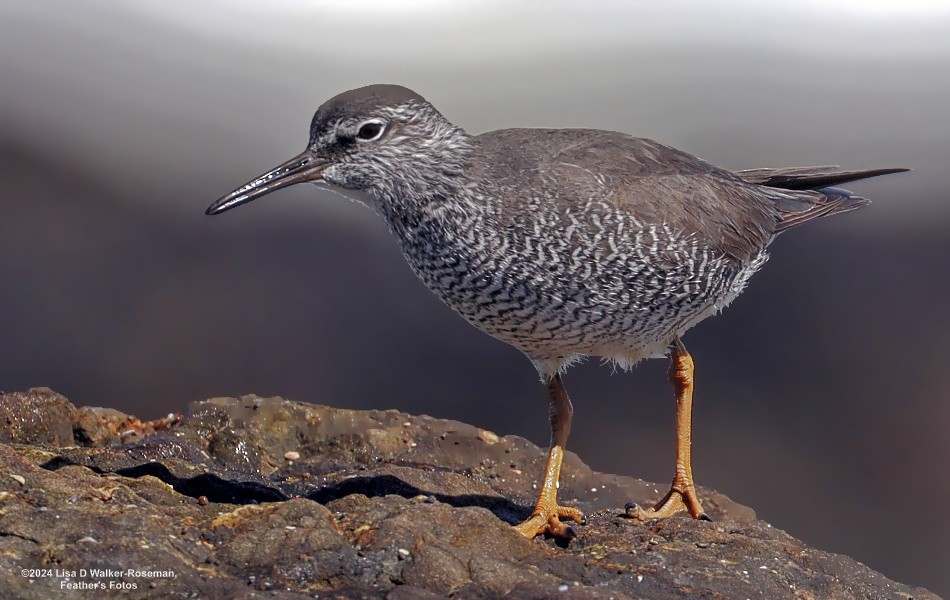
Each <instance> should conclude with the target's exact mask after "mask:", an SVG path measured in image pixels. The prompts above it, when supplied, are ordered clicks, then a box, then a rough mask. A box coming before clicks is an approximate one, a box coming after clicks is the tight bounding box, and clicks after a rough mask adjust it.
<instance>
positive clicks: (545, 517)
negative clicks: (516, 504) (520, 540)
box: [514, 500, 586, 540]
mask: <svg viewBox="0 0 950 600" xmlns="http://www.w3.org/2000/svg"><path fill="white" fill-rule="evenodd" d="M561 519H571V520H572V521H574V522H575V523H578V524H581V525H583V524H584V523H586V520H585V519H584V513H582V512H581V511H579V510H577V509H576V508H572V507H570V506H558V504H557V502H556V501H554V500H552V501H550V502H538V505H537V506H536V507H534V513H533V514H532V515H531V516H530V517H528V518H527V519H526V520H524V521H522V522H521V523H519V524H518V525H515V526H514V527H515V529H516V530H517V531H518V533H520V534H521V535H523V536H525V537H526V538H528V539H532V538H534V537H535V536H538V535H541V534H544V533H550V534H551V535H552V536H554V537H556V538H561V539H565V540H570V539H573V538H575V537H577V532H576V531H575V530H574V528H573V527H572V526H570V525H568V524H566V523H562V522H561Z"/></svg>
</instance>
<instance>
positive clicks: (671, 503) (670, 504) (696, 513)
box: [625, 486, 712, 521]
mask: <svg viewBox="0 0 950 600" xmlns="http://www.w3.org/2000/svg"><path fill="white" fill-rule="evenodd" d="M625 508H626V511H627V516H628V517H631V518H634V519H639V520H641V521H651V520H653V519H666V518H667V517H672V516H673V515H675V514H677V513H680V512H683V511H688V512H689V514H690V515H691V516H692V517H693V518H694V519H699V520H701V521H712V519H710V518H709V516H708V515H707V514H706V513H705V512H704V511H703V506H702V504H700V503H699V497H698V496H697V495H696V489H695V488H694V487H693V486H684V487H682V488H681V489H678V486H674V487H672V488H670V491H669V492H667V494H666V496H664V497H663V499H662V500H660V501H659V502H657V504H656V506H654V507H653V508H642V507H640V506H637V505H636V504H634V503H632V502H631V503H629V504H627V506H626V507H625Z"/></svg>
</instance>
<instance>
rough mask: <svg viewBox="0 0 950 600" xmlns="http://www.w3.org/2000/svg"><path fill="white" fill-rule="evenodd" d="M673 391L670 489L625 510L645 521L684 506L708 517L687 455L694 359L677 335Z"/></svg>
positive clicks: (671, 374) (696, 516) (672, 367)
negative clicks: (653, 502)
mask: <svg viewBox="0 0 950 600" xmlns="http://www.w3.org/2000/svg"><path fill="white" fill-rule="evenodd" d="M668 375H669V378H670V383H671V384H673V391H674V392H675V393H676V474H675V475H674V476H673V485H672V486H670V491H669V492H667V494H666V496H664V497H663V499H662V500H660V501H659V502H658V503H657V504H656V506H654V507H653V508H652V509H644V508H641V507H639V506H636V505H628V506H627V514H628V515H630V516H631V517H635V518H638V519H641V520H644V521H647V520H650V519H665V518H667V517H670V516H672V515H675V514H676V513H678V512H682V511H684V510H686V511H689V514H690V515H692V517H693V518H694V519H703V520H706V521H710V520H711V519H710V518H709V517H708V516H706V513H705V512H703V507H702V505H701V504H700V503H699V497H698V496H697V495H696V486H695V485H694V484H693V465H692V459H691V456H690V446H691V443H692V433H691V429H692V412H693V359H692V357H691V356H690V355H689V352H687V351H686V346H684V345H683V342H681V341H680V340H679V339H678V338H677V340H676V341H675V342H673V345H672V347H671V349H670V370H669V372H668Z"/></svg>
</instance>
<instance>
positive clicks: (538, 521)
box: [515, 375, 584, 539]
mask: <svg viewBox="0 0 950 600" xmlns="http://www.w3.org/2000/svg"><path fill="white" fill-rule="evenodd" d="M548 394H549V395H550V397H551V449H550V450H549V451H548V463H547V466H546V467H545V469H544V483H543V484H542V485H541V491H540V492H539V493H538V503H537V504H536V505H535V507H534V512H533V513H532V514H531V516H530V517H528V519H527V520H525V521H524V522H522V523H520V524H518V525H515V529H517V530H518V532H519V533H521V535H523V536H525V537H527V538H533V537H534V536H536V535H540V534H542V533H550V534H551V535H553V536H554V537H559V538H567V539H570V538H573V537H574V536H575V533H574V528H573V527H571V526H570V525H565V524H564V523H562V522H561V518H565V519H571V520H573V521H574V522H575V523H581V522H582V521H583V520H584V515H583V513H581V511H579V510H577V509H576V508H569V507H566V506H558V503H557V488H558V478H559V477H560V476H561V461H562V460H564V447H565V446H566V445H567V437H568V436H569V435H570V433H571V417H572V416H573V413H574V409H573V408H572V407H571V399H570V398H568V397H567V390H566V389H565V388H564V382H563V381H562V380H561V376H560V375H555V376H554V377H553V378H552V379H551V380H550V381H549V382H548Z"/></svg>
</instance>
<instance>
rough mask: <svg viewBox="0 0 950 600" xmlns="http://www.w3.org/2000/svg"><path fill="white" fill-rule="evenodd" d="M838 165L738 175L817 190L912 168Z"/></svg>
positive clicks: (767, 183)
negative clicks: (848, 168) (844, 167)
mask: <svg viewBox="0 0 950 600" xmlns="http://www.w3.org/2000/svg"><path fill="white" fill-rule="evenodd" d="M836 169H838V167H836V166H821V167H788V168H779V169H747V170H745V171H736V175H738V176H739V177H741V178H742V179H745V180H746V181H748V182H749V183H757V184H759V185H765V186H768V187H776V188H782V189H785V190H817V189H821V188H826V187H832V186H836V185H841V184H842V183H848V182H850V181H858V180H859V179H868V178H869V177H878V176H880V175H889V174H891V173H903V172H905V171H909V170H910V169H901V168H898V169H864V170H859V171H838V170H836Z"/></svg>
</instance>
